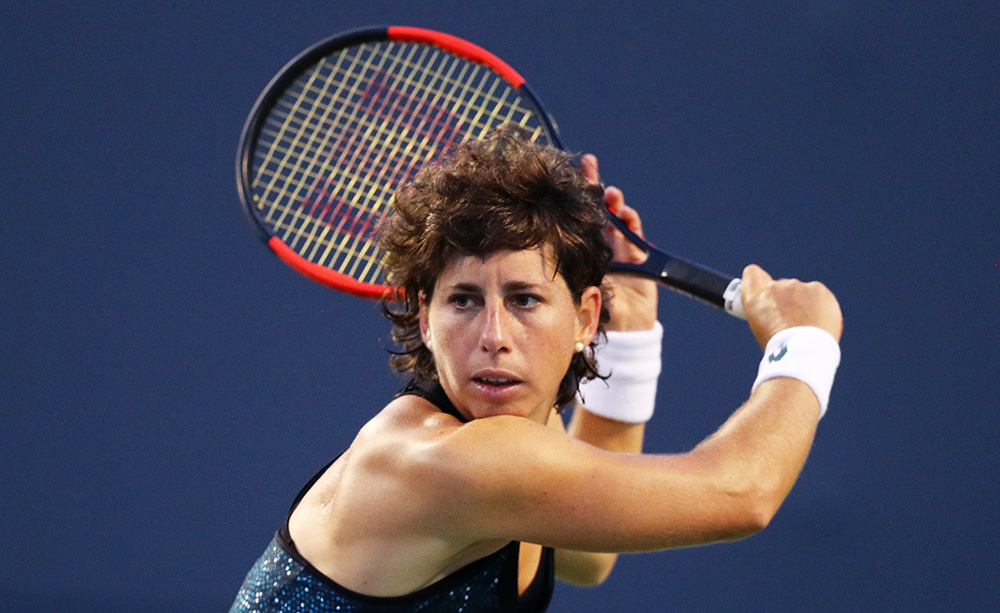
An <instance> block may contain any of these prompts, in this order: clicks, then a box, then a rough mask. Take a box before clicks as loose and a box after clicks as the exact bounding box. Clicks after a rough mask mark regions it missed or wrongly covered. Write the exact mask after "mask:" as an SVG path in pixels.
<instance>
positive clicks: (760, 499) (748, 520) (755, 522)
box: [720, 491, 781, 541]
mask: <svg viewBox="0 0 1000 613" xmlns="http://www.w3.org/2000/svg"><path fill="white" fill-rule="evenodd" d="M727 506H728V507H729V512H728V513H726V520H725V521H724V522H723V526H724V527H723V530H722V534H721V535H720V536H721V538H720V540H722V541H738V540H742V539H745V538H748V537H751V536H753V535H755V534H757V533H758V532H760V531H761V530H763V529H764V528H766V527H768V525H770V523H771V520H772V519H774V516H775V515H776V514H777V512H778V508H779V507H780V506H781V500H780V499H776V498H775V497H774V496H772V495H769V494H768V493H767V492H760V491H748V492H744V493H741V494H739V495H737V496H735V499H730V504H729V505H727Z"/></svg>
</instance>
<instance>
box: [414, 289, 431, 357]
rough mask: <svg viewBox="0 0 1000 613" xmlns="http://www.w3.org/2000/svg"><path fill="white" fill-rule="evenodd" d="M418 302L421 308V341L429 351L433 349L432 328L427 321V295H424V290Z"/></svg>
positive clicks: (419, 295) (418, 296) (418, 297)
mask: <svg viewBox="0 0 1000 613" xmlns="http://www.w3.org/2000/svg"><path fill="white" fill-rule="evenodd" d="M417 301H418V303H419V306H420V311H419V315H420V340H422V341H423V342H424V347H427V349H430V348H431V327H430V323H428V321H427V295H426V294H424V292H423V290H421V291H420V294H418V295H417Z"/></svg>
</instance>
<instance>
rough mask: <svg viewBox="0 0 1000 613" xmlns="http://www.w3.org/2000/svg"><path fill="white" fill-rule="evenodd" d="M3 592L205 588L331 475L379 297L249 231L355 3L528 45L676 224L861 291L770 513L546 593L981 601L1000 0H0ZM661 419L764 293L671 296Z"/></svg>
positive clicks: (136, 594) (528, 65)
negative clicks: (270, 123)
mask: <svg viewBox="0 0 1000 613" xmlns="http://www.w3.org/2000/svg"><path fill="white" fill-rule="evenodd" d="M0 15H2V19H0V83H2V84H3V86H2V87H0V108H3V109H4V116H3V119H2V123H0V126H2V135H3V146H2V148H0V156H2V164H0V186H2V189H3V196H4V197H3V204H2V205H0V206H2V210H3V224H2V225H0V262H2V265H0V288H2V290H0V505H2V506H0V509H2V517H3V523H4V526H5V527H6V530H7V531H6V534H5V537H4V544H3V545H2V547H0V603H3V604H2V605H0V607H2V608H3V609H4V610H10V611H83V610H88V611H222V610H227V608H228V606H229V605H230V603H231V602H232V599H233V597H234V596H235V594H236V591H237V589H238V588H239V586H240V584H241V582H242V580H243V577H244V575H245V573H246V572H247V570H249V568H250V566H251V565H252V564H253V562H254V561H255V559H256V558H257V556H258V555H260V553H261V552H262V551H263V549H264V547H265V546H266V544H267V543H268V541H269V539H270V538H271V535H272V534H273V532H274V530H275V529H277V527H278V526H279V525H280V523H281V522H282V521H283V519H284V515H285V513H286V510H287V507H288V505H289V503H290V502H291V500H292V498H293V496H294V495H295V493H296V492H297V491H298V489H299V488H300V487H301V485H302V484H303V483H304V482H305V481H306V480H307V479H308V478H309V477H310V476H311V475H312V473H313V472H314V471H315V470H317V469H318V468H319V467H321V466H322V465H323V464H325V463H326V462H327V461H328V460H329V459H331V458H332V457H334V456H335V455H336V454H338V453H339V452H340V451H341V450H342V449H343V448H344V447H346V446H347V445H348V444H349V443H350V441H351V439H352V437H353V434H354V433H355V432H356V431H357V429H358V428H359V427H360V426H361V425H362V424H363V423H364V422H365V421H366V420H367V419H368V418H369V417H370V416H371V415H372V414H373V413H374V412H375V411H377V410H378V409H379V408H380V407H381V406H382V405H383V404H384V403H385V402H386V400H387V399H388V398H389V397H390V396H391V394H392V393H393V392H394V391H395V390H396V389H397V388H398V387H399V386H400V385H401V380H400V379H399V378H397V377H396V376H394V375H392V374H391V373H390V372H389V370H388V367H387V366H386V360H387V358H388V349H389V348H390V347H391V344H390V341H389V333H388V326H387V324H386V323H385V322H384V321H383V320H382V318H381V316H380V314H379V312H378V309H377V307H376V305H374V304H372V303H368V302H364V301H361V300H358V299H354V298H350V297H347V296H344V295H341V294H338V293H336V292H333V291H331V290H328V289H325V288H323V287H320V286H318V285H315V284H313V283H311V282H308V281H306V280H305V279H304V278H302V277H300V276H299V275H298V274H296V273H295V272H293V271H292V270H291V269H290V268H288V267H286V266H285V265H284V264H282V263H281V262H280V261H279V260H278V259H277V258H275V257H274V256H273V255H272V254H271V253H270V251H269V250H268V249H266V248H265V247H264V246H263V245H262V244H261V243H260V242H259V241H258V240H257V238H256V237H255V236H254V235H253V233H252V232H251V231H250V228H249V225H248V224H247V223H246V222H245V220H244V218H243V213H242V212H241V211H240V208H239V206H240V205H239V201H238V198H237V193H236V188H235V180H234V160H235V152H236V143H237V139H238V137H239V134H240V130H241V128H242V126H243V122H244V120H245V118H246V115H247V113H248V112H249V111H250V108H251V106H252V105H253V102H254V100H255V99H256V96H257V95H258V93H259V92H260V91H261V90H262V89H263V87H264V86H265V85H266V84H267V82H268V81H269V79H270V78H271V77H272V76H273V75H274V74H275V73H276V72H277V71H278V70H279V69H280V68H281V67H282V66H283V65H284V63H285V62H286V61H288V60H289V59H291V58H292V57H293V56H294V55H296V54H297V53H298V52H299V51H301V50H302V49H304V48H306V47H307V46H309V45H311V44H312V43H314V42H316V41H318V40H320V39H322V38H325V37H327V36H330V35H332V34H334V33H337V32H339V31H342V30H346V29H350V28H355V27H359V26H366V25H390V24H400V25H413V26H421V27H427V28H433V29H438V30H442V31H445V32H448V33H451V34H455V35H458V36H461V37H463V38H466V39H468V40H470V41H472V42H474V43H476V44H478V45H481V46H483V47H485V48H486V49H488V50H490V51H492V52H494V53H496V54H497V55H499V56H500V57H502V58H504V59H505V60H506V61H507V62H508V63H510V64H511V65H512V66H513V67H514V68H515V69H516V70H518V71H519V72H520V73H521V74H522V75H524V76H525V77H526V78H527V80H528V81H529V83H531V84H532V85H533V86H534V88H535V89H536V90H537V92H538V93H539V95H540V96H541V98H542V99H543V100H544V101H545V103H546V104H547V106H548V107H549V109H550V110H551V112H552V113H553V114H554V115H555V117H556V118H557V120H558V122H559V125H560V128H561V131H562V135H563V137H564V140H565V141H566V143H567V145H568V147H570V148H572V149H574V150H578V151H587V152H593V153H595V154H597V156H598V157H599V159H600V162H601V170H602V175H603V177H604V179H605V180H606V181H607V182H608V183H611V184H614V185H617V186H619V187H621V188H622V189H623V190H624V191H625V194H626V197H627V199H628V202H629V203H630V204H631V205H633V206H635V207H636V208H638V209H639V210H640V212H641V213H642V215H643V220H644V225H645V228H646V233H647V235H648V236H649V237H650V238H651V239H652V240H653V241H654V242H656V243H657V244H659V245H660V246H662V247H666V248H669V249H670V250H673V251H675V252H677V253H679V254H683V255H685V256H687V257H690V258H692V259H696V260H699V261H703V262H705V263H708V264H710V265H712V266H714V267H716V268H718V269H721V270H725V271H730V272H732V273H733V274H734V275H735V274H738V273H739V271H740V270H741V269H742V267H743V266H744V265H745V264H747V263H749V262H756V263H759V264H761V265H762V266H763V267H764V268H765V269H767V270H769V271H770V272H772V273H773V274H774V275H775V276H795V277H799V278H807V279H820V280H822V281H824V282H825V283H826V284H827V285H829V286H830V287H831V288H832V289H833V290H834V291H835V292H836V294H837V295H838V297H839V299H840V301H841V304H842V306H843V310H844V313H845V318H846V331H845V335H844V339H843V344H842V348H843V362H842V365H841V368H840V371H839V372H838V375H837V384H836V385H835V387H834V391H833V395H832V400H831V405H830V411H829V413H828V414H827V416H826V417H825V418H824V419H823V421H822V423H821V424H820V429H819V434H818V438H817V440H816V444H815V447H814V450H813V453H812V455H811V457H810V460H809V462H808V464H807V466H806V468H805V470H804V472H803V474H802V476H801V478H800V480H799V483H798V485H797V486H796V488H795V489H794V490H793V492H792V494H791V496H790V498H789V499H788V501H787V502H786V504H785V506H784V507H783V508H782V510H781V511H780V512H779V514H778V516H777V517H776V518H775V520H774V521H773V523H772V525H771V526H770V527H769V528H768V529H767V530H765V531H764V532H762V533H760V534H758V535H756V536H754V537H752V538H750V539H748V540H745V541H741V542H739V543H735V544H728V545H718V546H711V547H702V548H693V549H683V550H675V551H668V552H662V553H655V554H642V555H629V556H623V557H622V558H621V560H620V561H619V564H618V567H617V570H616V571H615V573H614V574H613V575H612V577H611V578H610V579H609V581H608V582H607V583H606V584H605V585H603V586H601V587H598V588H593V589H581V588H574V587H571V586H565V585H564V586H559V587H557V590H556V594H555V598H554V601H553V604H552V607H551V610H552V611H580V612H589V611H595V612H597V611H665V610H671V611H726V610H758V611H793V610H829V611H857V610H879V609H881V610H885V609H890V608H891V609H895V610H907V609H909V610H981V609H985V608H986V607H987V606H989V605H992V604H993V603H995V601H996V598H997V596H998V595H1000V594H998V589H997V579H996V577H997V573H998V567H1000V564H998V555H997V548H998V546H1000V535H998V529H997V522H996V508H997V506H998V504H1000V486H998V480H997V477H996V475H995V473H994V471H995V470H996V467H997V465H998V460H1000V453H998V451H997V444H996V438H997V435H998V431H1000V428H998V424H1000V418H998V409H1000V406H998V405H1000V402H998V401H1000V385H998V383H997V376H998V373H1000V351H998V337H1000V335H998V332H997V315H998V312H1000V309H998V306H997V305H998V299H1000V249H998V246H1000V209H998V204H1000V202H998V196H1000V189H998V187H1000V185H998V183H1000V180H998V176H1000V173H998V171H1000V163H998V162H1000V151H998V143H1000V129H998V127H1000V126H998V123H1000V119H998V118H1000V112H998V111H1000V109H998V106H997V99H998V92H1000V59H998V58H1000V43H998V41H1000V5H998V4H997V3H995V2H985V1H980V2H952V3H944V2H929V1H925V0H917V1H914V2H908V3H890V2H858V1H855V0H843V1H841V2H816V1H812V0H809V1H805V2H772V3H764V4H761V3H750V2H712V3H705V2H689V1H680V2H671V3H664V4H662V5H661V6H657V7H655V8H653V7H652V5H651V4H650V3H640V2H631V1H628V0H625V1H622V2H615V3H607V2H596V1H592V0H578V1H576V2H564V3H556V2H552V3H541V2H537V1H535V0H533V1H530V2H528V1H521V0H517V1H511V2H503V3H473V2H456V1H451V0H447V1H439V2H433V3H430V2H427V3H423V2H407V3H402V2H388V1H382V0H366V1H363V2H362V1H356V0H344V1H341V2H337V3H331V2H318V1H307V0H288V1H286V2H280V3H278V2H263V1H260V0H257V1H250V2H240V3H198V2H174V3H137V2H121V1H114V0H94V1H92V2H87V3H78V2H65V1H59V0H51V1H44V2H36V3H27V2H19V3H7V4H6V5H5V6H4V7H3V8H0ZM660 316H661V320H662V321H663V323H664V327H665V328H666V335H665V339H664V371H663V375H662V377H661V379H660V386H659V392H658V410H657V415H656V417H655V419H654V421H653V422H652V424H651V426H650V429H649V436H648V443H647V450H648V451H650V452H660V453H671V452H681V451H685V450H687V449H690V448H691V447H692V446H694V445H695V444H696V443H697V442H698V441H699V440H701V439H702V438H704V437H705V436H707V435H708V434H710V433H711V432H712V431H713V430H714V429H715V428H716V427H717V426H718V425H719V424H720V423H722V421H723V420H724V419H725V418H726V416H727V415H728V414H729V413H730V412H731V411H732V410H733V409H735V408H736V407H737V406H738V405H739V404H740V403H741V402H742V401H743V400H744V399H745V397H746V395H747V393H748V392H749V389H750V385H751V383H752V381H753V379H754V376H755V369H756V364H757V361H758V359H759V355H760V350H759V348H758V347H757V346H756V344H755V342H754V340H753V338H752V335H751V334H750V333H749V330H748V329H747V328H746V326H745V324H743V323H741V322H738V321H736V320H733V319H731V318H729V317H727V316H725V315H722V314H720V313H718V312H716V311H714V310H711V309H708V308H705V307H704V306H702V305H700V304H696V303H693V302H690V301H688V300H687V299H684V298H682V297H679V296H676V295H674V294H671V293H669V292H666V291H665V292H664V293H663V294H662V300H661V313H660Z"/></svg>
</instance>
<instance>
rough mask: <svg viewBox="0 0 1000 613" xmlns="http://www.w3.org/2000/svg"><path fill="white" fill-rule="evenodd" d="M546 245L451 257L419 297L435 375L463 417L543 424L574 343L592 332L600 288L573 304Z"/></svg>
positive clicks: (587, 340) (587, 339)
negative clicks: (500, 417) (507, 417)
mask: <svg viewBox="0 0 1000 613" xmlns="http://www.w3.org/2000/svg"><path fill="white" fill-rule="evenodd" d="M553 260H554V258H553V257H552V256H551V249H550V248H544V249H541V248H538V249H525V250H522V251H500V252H497V253H494V254H492V255H489V256H487V257H486V258H480V257H477V256H468V255H456V256H454V257H453V258H452V259H451V261H450V262H449V263H448V266H447V267H446V268H445V270H444V271H443V272H442V273H441V275H440V276H439V277H438V279H437V283H436V284H435V286H434V294H433V297H432V298H431V299H430V300H429V301H425V298H424V296H423V295H422V296H421V304H420V332H421V335H422V337H423V341H424V344H425V345H426V346H427V347H428V348H429V349H430V350H431V352H432V353H433V354H434V362H435V364H436V366H437V373H438V378H439V379H440V381H441V385H442V387H444V390H445V392H446V393H447V394H448V397H449V398H451V400H452V402H454V403H455V406H456V408H458V410H459V411H460V412H461V413H462V414H463V415H465V416H466V417H467V418H469V419H477V418H481V417H489V416H491V415H502V414H506V415H520V416H522V417H527V418H529V419H533V420H535V421H538V422H539V423H545V421H546V420H547V419H548V416H549V412H550V410H551V409H552V408H553V406H554V405H555V400H556V396H557V394H558V391H559V384H560V383H561V382H562V379H563V377H564V376H565V375H566V371H567V370H568V369H569V364H570V360H571V359H572V357H573V352H574V346H575V344H576V343H577V342H582V343H583V344H584V345H585V346H586V345H587V344H589V343H590V341H591V339H592V338H593V336H594V334H595V333H596V330H597V323H598V319H599V317H600V310H601V294H600V290H599V289H598V288H596V287H589V288H587V289H586V290H585V291H584V293H583V296H582V297H581V299H580V302H579V304H577V303H576V302H575V301H574V300H573V296H572V294H571V293H570V291H569V288H568V287H567V286H566V281H565V280H564V279H563V277H562V275H560V274H556V271H555V262H554V261H553Z"/></svg>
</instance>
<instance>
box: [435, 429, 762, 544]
mask: <svg viewBox="0 0 1000 613" xmlns="http://www.w3.org/2000/svg"><path fill="white" fill-rule="evenodd" d="M423 459H424V461H425V462H427V464H426V465H425V468H429V469H430V471H429V472H425V473H424V474H425V475H429V474H434V475H437V476H436V477H431V481H432V483H429V485H430V486H431V487H434V488H435V489H437V490H438V492H439V493H440V494H441V495H442V498H441V500H442V505H443V506H442V512H444V513H446V515H447V516H448V521H447V523H448V524H449V525H450V526H451V527H452V528H454V529H456V530H458V531H460V532H462V533H464V535H465V536H468V537H470V538H474V539H484V540H485V539H490V538H497V539H511V540H519V541H524V542H530V543H539V544H542V545H547V546H551V547H556V548H564V549H570V550H577V551H600V552H624V551H650V550H657V549H665V548H669V547H675V546H683V545H692V544H699V543H705V542H714V541H720V540H731V539H733V538H738V537H740V536H746V535H747V534H749V533H752V532H753V531H755V529H754V528H753V526H748V525H747V524H748V522H747V517H748V514H747V513H746V511H745V509H744V502H745V500H744V497H743V496H742V495H741V494H742V492H739V491H731V490H729V489H728V488H727V487H726V486H725V484H724V480H723V481H722V482H720V481H717V480H716V479H715V476H714V475H713V474H712V470H711V466H710V464H708V463H706V462H705V461H703V459H702V458H699V457H698V454H685V455H679V456H642V455H635V454H616V453H610V452H606V451H603V450H600V449H597V448H595V447H593V446H591V445H588V444H586V443H582V442H580V441H576V440H574V439H572V438H570V437H567V436H565V435H564V434H560V433H559V432H556V431H555V430H553V429H552V428H547V427H545V426H541V425H539V424H536V423H533V422H530V421H528V420H525V419H522V418H518V417H508V416H501V417H491V418H486V419H479V420H475V421H473V422H471V423H469V424H465V425H463V426H462V427H460V428H456V429H454V430H453V431H451V432H450V433H448V434H447V435H445V436H442V437H441V438H440V439H439V440H437V441H435V442H434V443H432V444H430V445H429V446H428V448H427V450H426V453H425V454H424V455H423ZM720 488H721V489H720Z"/></svg>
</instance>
